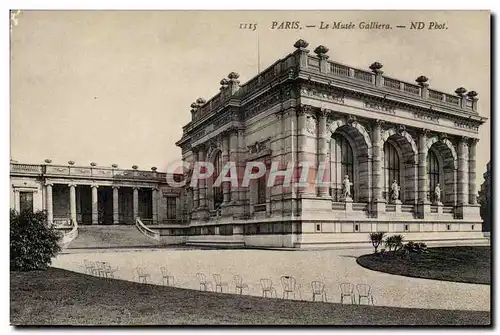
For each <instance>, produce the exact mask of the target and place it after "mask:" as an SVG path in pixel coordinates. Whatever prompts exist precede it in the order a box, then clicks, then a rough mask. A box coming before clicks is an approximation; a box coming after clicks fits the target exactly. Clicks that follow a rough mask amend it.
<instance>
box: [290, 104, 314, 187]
mask: <svg viewBox="0 0 500 335" xmlns="http://www.w3.org/2000/svg"><path fill="white" fill-rule="evenodd" d="M309 110H310V106H301V107H300V108H297V148H296V150H297V151H296V152H297V163H296V168H295V171H294V172H295V180H294V181H293V182H294V183H299V182H300V178H301V174H302V169H303V168H300V164H301V163H307V161H308V160H307V154H306V152H305V150H306V141H307V134H306V112H307V111H309ZM309 170H310V168H309ZM297 193H298V194H305V193H308V187H307V186H306V187H303V186H301V187H297Z"/></svg>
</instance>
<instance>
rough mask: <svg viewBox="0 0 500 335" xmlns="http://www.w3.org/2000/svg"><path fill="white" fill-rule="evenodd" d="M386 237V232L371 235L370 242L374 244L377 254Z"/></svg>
mask: <svg viewBox="0 0 500 335" xmlns="http://www.w3.org/2000/svg"><path fill="white" fill-rule="evenodd" d="M384 236H385V233H384V232H377V233H370V241H371V242H372V245H373V248H374V249H375V253H377V252H378V247H379V245H380V244H381V243H382V241H383V239H384Z"/></svg>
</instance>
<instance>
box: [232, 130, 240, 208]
mask: <svg viewBox="0 0 500 335" xmlns="http://www.w3.org/2000/svg"><path fill="white" fill-rule="evenodd" d="M229 131H230V132H229V160H230V161H231V162H235V163H236V171H237V173H238V185H239V184H240V183H241V178H242V177H243V171H240V166H239V162H238V129H236V128H233V129H230V130H229ZM238 185H231V203H232V204H235V205H236V204H238V200H239V194H238V192H239V190H238Z"/></svg>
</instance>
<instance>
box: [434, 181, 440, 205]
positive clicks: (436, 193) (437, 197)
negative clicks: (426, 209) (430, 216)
mask: <svg viewBox="0 0 500 335" xmlns="http://www.w3.org/2000/svg"><path fill="white" fill-rule="evenodd" d="M434 200H435V201H436V202H441V187H440V186H439V184H436V187H435V188H434Z"/></svg>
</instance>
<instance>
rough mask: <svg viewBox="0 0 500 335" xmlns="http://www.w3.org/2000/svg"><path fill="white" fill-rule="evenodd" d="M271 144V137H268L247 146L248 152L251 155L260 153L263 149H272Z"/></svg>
mask: <svg viewBox="0 0 500 335" xmlns="http://www.w3.org/2000/svg"><path fill="white" fill-rule="evenodd" d="M269 144H270V141H269V139H266V140H264V141H257V142H255V143H254V144H251V145H249V146H247V148H248V153H249V154H250V155H256V154H260V153H262V152H263V151H267V150H269V149H270V147H269Z"/></svg>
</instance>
